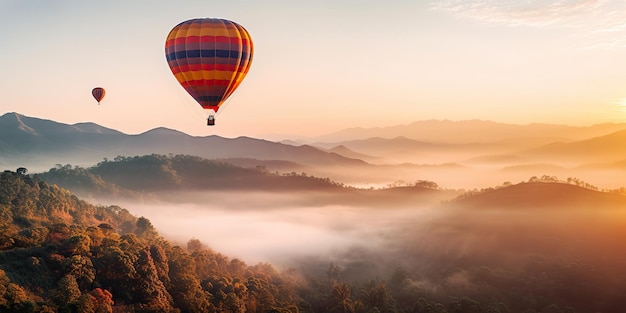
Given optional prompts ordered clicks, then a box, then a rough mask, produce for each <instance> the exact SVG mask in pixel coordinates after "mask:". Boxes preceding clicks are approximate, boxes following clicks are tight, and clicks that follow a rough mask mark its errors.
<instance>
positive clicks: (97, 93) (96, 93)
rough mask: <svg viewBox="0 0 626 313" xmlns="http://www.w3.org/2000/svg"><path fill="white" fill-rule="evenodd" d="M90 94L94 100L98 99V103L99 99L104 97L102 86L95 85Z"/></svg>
mask: <svg viewBox="0 0 626 313" xmlns="http://www.w3.org/2000/svg"><path fill="white" fill-rule="evenodd" d="M91 94H92V95H93V97H94V98H95V99H96V101H98V104H100V101H102V98H104V95H105V94H106V91H105V90H104V88H102V87H96V88H94V89H92V90H91Z"/></svg>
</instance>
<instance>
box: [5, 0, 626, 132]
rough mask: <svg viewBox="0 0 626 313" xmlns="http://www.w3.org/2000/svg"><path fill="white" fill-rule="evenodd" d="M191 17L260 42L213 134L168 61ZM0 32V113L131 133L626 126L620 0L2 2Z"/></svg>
mask: <svg viewBox="0 0 626 313" xmlns="http://www.w3.org/2000/svg"><path fill="white" fill-rule="evenodd" d="M197 17H220V18H226V19H231V20H233V21H236V22H238V23H240V24H242V25H243V26H244V27H245V28H246V29H247V30H248V31H249V32H250V34H251V36H252V39H253V41H254V44H255V55H254V60H253V64H252V67H251V70H250V72H249V74H248V77H246V79H245V80H244V82H243V84H242V85H241V86H240V88H239V89H238V91H237V92H236V93H235V94H234V95H233V96H232V97H231V98H230V100H229V102H228V103H227V104H226V105H225V106H223V107H222V108H221V109H220V114H219V115H218V116H217V125H216V126H214V127H207V126H206V122H205V115H206V113H205V111H203V110H202V109H201V108H200V106H199V105H198V104H196V103H195V102H194V100H193V99H192V98H191V97H190V96H189V95H187V93H186V92H185V91H184V90H183V89H182V87H180V85H179V84H178V82H177V81H176V80H175V79H174V77H173V75H172V74H171V72H170V70H169V68H168V66H167V63H166V61H165V55H164V44H165V38H166V36H167V34H168V32H169V31H170V29H171V28H172V27H174V26H175V25H176V24H178V23H179V22H182V21H184V20H187V19H190V18H197ZM0 29H1V31H0V42H1V43H2V49H0V69H1V74H2V75H0V96H1V98H0V113H4V112H18V113H21V114H25V115H28V116H34V117H39V118H45V119H52V120H55V121H59V122H64V123H70V124H73V123H77V122H95V123H98V124H100V125H103V126H106V127H110V128H114V129H118V130H120V131H123V132H125V133H129V134H136V133H141V132H144V131H146V130H149V129H152V128H155V127H161V126H163V127H168V128H173V129H178V130H180V131H183V132H186V133H188V134H192V135H202V136H205V135H212V134H217V135H220V136H225V137H237V136H242V135H244V136H252V137H257V138H265V137H268V136H269V135H270V134H285V135H287V136H290V137H296V136H301V135H302V136H315V135H323V134H326V133H329V132H332V131H336V130H339V129H343V128H348V127H381V126H392V125H398V124H407V123H410V122H413V121H417V120H425V119H450V120H465V119H485V120H494V121H499V122H508V123H521V124H525V123H531V122H549V123H559V124H576V125H589V124H594V123H599V122H624V121H626V2H625V1H623V0H561V1H543V0H528V1H513V0H511V1H496V0H482V1H478V0H476V1H460V0H459V1H453V0H442V1H426V0H424V1H419V0H415V1H406V0H405V1H400V0H388V1H369V0H347V1H339V0H316V1H294V0H270V1H239V0H228V1H206V0H199V1H172V0H168V1H161V0H143V1H127V0H107V1H85V0H57V1H47V0H39V1H38V0H31V1H24V0H0ZM95 86H102V87H104V88H106V90H107V95H106V97H105V99H104V100H103V102H102V104H101V105H99V106H98V105H97V104H96V102H95V100H94V99H93V98H92V96H91V89H92V88H93V87H95Z"/></svg>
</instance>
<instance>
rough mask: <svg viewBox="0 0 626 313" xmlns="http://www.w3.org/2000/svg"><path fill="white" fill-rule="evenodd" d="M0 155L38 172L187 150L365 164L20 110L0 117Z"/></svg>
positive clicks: (212, 155) (250, 141)
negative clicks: (133, 130)
mask: <svg viewBox="0 0 626 313" xmlns="http://www.w3.org/2000/svg"><path fill="white" fill-rule="evenodd" d="M211 147H219V149H215V148H211ZM0 153H2V159H1V160H0V161H1V162H2V163H0V165H4V166H9V164H12V165H13V167H15V166H25V167H28V168H35V169H37V168H38V167H39V169H40V170H46V169H49V168H51V167H53V166H54V165H55V164H67V163H71V164H78V165H81V164H82V165H91V164H94V163H97V162H98V161H101V160H103V159H105V158H114V157H116V156H120V155H121V156H136V155H146V154H152V153H158V154H190V155H196V156H200V157H203V158H208V159H218V158H222V159H226V158H240V157H246V158H254V159H259V160H284V161H291V162H296V163H301V164H304V165H313V166H322V165H323V166H342V165H344V164H365V162H363V161H361V160H356V159H350V158H346V157H344V156H341V155H339V154H336V153H329V152H325V151H322V150H320V149H317V148H315V147H312V146H309V145H301V146H292V145H287V144H282V143H276V142H271V141H266V140H261V139H254V138H249V137H238V138H234V139H229V138H223V137H220V136H215V135H213V136H207V137H194V136H190V135H187V134H185V133H182V132H179V131H176V130H172V129H167V128H155V129H152V130H149V131H146V132H144V133H141V134H138V135H127V134H124V133H122V132H119V131H116V130H113V129H109V128H106V127H102V126H99V125H97V124H94V123H79V124H74V125H68V124H63V123H57V122H54V121H50V120H45V119H39V118H33V117H27V116H24V115H21V114H18V113H6V114H4V115H3V116H1V117H0ZM34 164H37V165H34Z"/></svg>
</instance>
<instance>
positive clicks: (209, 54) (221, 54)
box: [165, 50, 249, 61]
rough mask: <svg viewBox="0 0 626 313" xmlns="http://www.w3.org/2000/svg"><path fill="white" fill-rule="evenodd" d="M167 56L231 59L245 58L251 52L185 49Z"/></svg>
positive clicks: (173, 57)
mask: <svg viewBox="0 0 626 313" xmlns="http://www.w3.org/2000/svg"><path fill="white" fill-rule="evenodd" d="M165 57H166V59H167V60H168V61H173V60H178V59H185V58H197V57H203V58H214V57H218V58H231V59H239V58H240V57H241V58H242V59H244V60H245V59H247V58H248V57H249V53H241V52H240V51H236V50H183V51H176V52H172V53H169V54H167V55H166V56H165Z"/></svg>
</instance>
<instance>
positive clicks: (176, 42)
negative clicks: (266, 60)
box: [165, 18, 254, 125]
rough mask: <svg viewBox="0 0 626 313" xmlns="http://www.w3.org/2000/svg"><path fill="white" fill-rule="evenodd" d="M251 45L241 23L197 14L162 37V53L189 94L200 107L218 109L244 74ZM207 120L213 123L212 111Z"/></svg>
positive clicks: (250, 56)
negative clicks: (165, 38) (163, 51)
mask: <svg viewBox="0 0 626 313" xmlns="http://www.w3.org/2000/svg"><path fill="white" fill-rule="evenodd" d="M253 48H254V47H253V44H252V39H251V38H250V34H249V33H248V31H247V30H246V29H245V28H243V26H241V25H239V24H237V23H235V22H233V21H229V20H225V19H219V18H196V19H190V20H187V21H184V22H182V23H180V24H178V25H176V26H174V28H172V30H171V31H170V33H169V34H168V36H167V40H166V41H165V57H166V59H167V63H168V65H169V67H170V70H171V71H172V73H173V74H174V76H175V77H176V80H178V82H179V83H180V84H181V86H182V87H183V88H184V89H185V90H186V91H187V92H188V93H189V94H190V95H191V97H192V98H194V99H195V100H196V101H197V102H198V104H200V106H201V107H202V108H203V109H206V110H213V111H214V112H215V113H217V111H218V110H219V108H220V107H221V106H222V105H223V104H224V102H225V101H226V99H227V98H228V97H229V96H230V95H232V94H233V92H234V91H235V89H237V87H239V85H240V84H241V82H242V81H243V79H244V77H246V74H247V73H248V70H249V69H250V65H251V64H252V54H253V50H254V49H253ZM207 124H208V125H214V124H215V117H214V116H213V115H212V114H211V115H209V118H208V119H207Z"/></svg>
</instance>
